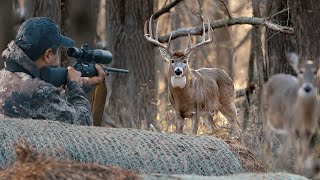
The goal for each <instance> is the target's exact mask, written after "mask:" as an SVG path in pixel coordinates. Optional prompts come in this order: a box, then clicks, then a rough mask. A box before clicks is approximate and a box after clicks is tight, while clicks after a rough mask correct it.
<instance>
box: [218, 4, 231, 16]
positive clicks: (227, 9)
mask: <svg viewBox="0 0 320 180" xmlns="http://www.w3.org/2000/svg"><path fill="white" fill-rule="evenodd" d="M219 1H220V2H221V3H222V4H223V6H224V8H226V11H227V13H228V16H229V19H232V16H231V13H230V11H229V8H228V6H227V4H226V2H224V1H223V0H219Z"/></svg>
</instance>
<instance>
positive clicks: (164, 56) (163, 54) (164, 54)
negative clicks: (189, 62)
mask: <svg viewBox="0 0 320 180" xmlns="http://www.w3.org/2000/svg"><path fill="white" fill-rule="evenodd" d="M159 50H160V54H161V57H162V59H164V60H166V61H170V55H169V53H168V51H167V49H165V48H163V47H159Z"/></svg>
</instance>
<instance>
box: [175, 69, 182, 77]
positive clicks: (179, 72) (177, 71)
mask: <svg viewBox="0 0 320 180" xmlns="http://www.w3.org/2000/svg"><path fill="white" fill-rule="evenodd" d="M174 75H175V76H176V77H181V76H182V75H183V70H182V68H180V67H177V68H175V69H174Z"/></svg>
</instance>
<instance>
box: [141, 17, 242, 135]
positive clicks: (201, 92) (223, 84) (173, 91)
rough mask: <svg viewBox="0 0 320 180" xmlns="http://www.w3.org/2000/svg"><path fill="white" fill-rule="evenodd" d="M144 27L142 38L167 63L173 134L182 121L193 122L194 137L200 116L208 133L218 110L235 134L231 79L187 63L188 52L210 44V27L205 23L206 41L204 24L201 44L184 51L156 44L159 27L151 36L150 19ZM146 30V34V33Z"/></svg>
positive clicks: (237, 126)
mask: <svg viewBox="0 0 320 180" xmlns="http://www.w3.org/2000/svg"><path fill="white" fill-rule="evenodd" d="M147 24H148V21H147V22H146V24H145V28H144V31H145V32H144V33H145V34H144V36H145V38H146V39H147V40H148V41H149V42H151V43H152V44H154V45H156V46H159V49H160V53H161V56H162V58H163V59H164V60H166V61H167V63H168V73H167V75H166V76H167V80H168V86H169V99H170V102H171V104H172V106H173V108H174V110H175V113H176V132H177V133H182V132H183V126H184V118H193V119H192V133H193V134H197V131H198V124H199V118H198V117H199V116H205V117H206V119H205V120H206V125H207V128H208V129H209V131H208V132H209V133H211V132H212V128H213V125H214V122H213V117H212V115H213V114H214V113H217V112H218V111H220V112H221V113H222V114H223V115H224V116H225V117H226V118H227V120H228V121H229V123H230V124H231V125H233V127H235V128H236V130H237V131H240V125H239V123H238V121H237V111H236V106H235V103H234V100H235V91H234V85H233V81H232V79H231V78H230V76H229V75H228V74H227V73H226V72H225V71H223V70H221V69H218V68H201V69H198V70H193V69H191V68H190V67H189V64H188V61H189V57H190V55H191V52H192V51H193V50H195V49H197V48H199V47H200V46H203V45H206V44H209V43H211V42H212V31H213V30H212V28H211V27H210V24H208V32H209V35H210V36H209V38H208V39H207V40H206V34H205V25H204V23H203V35H202V36H203V41H202V42H200V43H198V44H196V45H194V46H191V45H190V41H189V44H188V47H187V48H186V50H184V51H181V50H178V51H173V50H172V49H171V48H170V41H171V36H170V38H169V41H168V45H165V44H162V43H160V42H159V41H158V34H157V33H158V24H157V27H156V34H155V37H153V33H152V16H151V18H150V20H149V27H148V25H147ZM148 29H149V31H148Z"/></svg>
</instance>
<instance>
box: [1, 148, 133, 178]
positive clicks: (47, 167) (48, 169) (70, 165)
mask: <svg viewBox="0 0 320 180" xmlns="http://www.w3.org/2000/svg"><path fill="white" fill-rule="evenodd" d="M16 153H17V161H16V162H15V163H14V165H13V166H12V167H9V168H7V169H5V170H2V171H0V179H5V180H29V179H30V180H31V179H32V180H34V179H79V180H82V179H86V180H89V179H92V180H99V179H101V180H102V179H110V180H134V179H139V178H138V177H137V176H136V174H135V173H133V172H131V171H128V170H124V169H121V168H118V167H106V166H101V165H96V164H84V163H75V162H68V161H60V160H58V159H55V158H48V157H44V156H42V155H40V154H38V153H37V152H36V151H34V150H33V149H31V148H30V147H29V146H28V145H27V144H26V143H19V145H18V146H17V148H16Z"/></svg>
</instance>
